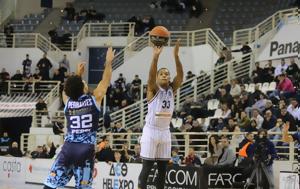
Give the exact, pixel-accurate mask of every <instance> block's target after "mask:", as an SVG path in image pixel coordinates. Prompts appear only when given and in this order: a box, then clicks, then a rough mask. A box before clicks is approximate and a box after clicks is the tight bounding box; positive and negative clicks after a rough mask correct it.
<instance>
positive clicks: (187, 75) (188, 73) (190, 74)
mask: <svg viewBox="0 0 300 189" xmlns="http://www.w3.org/2000/svg"><path fill="white" fill-rule="evenodd" d="M193 77H195V74H193V72H192V71H188V72H187V74H186V76H185V80H189V79H191V78H193Z"/></svg>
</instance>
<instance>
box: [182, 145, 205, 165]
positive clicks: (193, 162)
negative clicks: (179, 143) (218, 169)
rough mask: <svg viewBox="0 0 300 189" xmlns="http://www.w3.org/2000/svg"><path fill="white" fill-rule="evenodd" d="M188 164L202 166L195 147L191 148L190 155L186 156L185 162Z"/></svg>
mask: <svg viewBox="0 0 300 189" xmlns="http://www.w3.org/2000/svg"><path fill="white" fill-rule="evenodd" d="M183 163H184V164H185V165H186V166H193V167H200V166H201V160H200V158H199V157H198V156H196V154H195V150H194V149H193V148H189V153H188V156H187V157H186V158H185V160H184V162H183Z"/></svg>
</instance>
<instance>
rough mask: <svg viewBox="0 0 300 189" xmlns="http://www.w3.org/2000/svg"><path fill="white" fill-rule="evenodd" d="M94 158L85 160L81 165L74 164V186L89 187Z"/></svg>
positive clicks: (90, 185) (82, 188)
mask: <svg viewBox="0 0 300 189" xmlns="http://www.w3.org/2000/svg"><path fill="white" fill-rule="evenodd" d="M93 172H94V160H86V161H85V163H84V165H83V166H75V167H74V169H73V173H74V177H75V187H76V188H80V189H91V188H92V184H93Z"/></svg>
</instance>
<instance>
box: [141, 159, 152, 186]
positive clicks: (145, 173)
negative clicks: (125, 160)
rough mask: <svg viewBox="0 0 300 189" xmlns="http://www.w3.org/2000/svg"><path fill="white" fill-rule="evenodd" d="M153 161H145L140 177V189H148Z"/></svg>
mask: <svg viewBox="0 0 300 189" xmlns="http://www.w3.org/2000/svg"><path fill="white" fill-rule="evenodd" d="M153 164H154V161H153V160H145V159H144V160H143V168H142V171H141V173H140V176H139V186H138V187H139V188H140V189H146V188H147V180H148V177H149V174H150V171H151V169H152V167H153Z"/></svg>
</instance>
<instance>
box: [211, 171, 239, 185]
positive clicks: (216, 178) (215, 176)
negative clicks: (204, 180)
mask: <svg viewBox="0 0 300 189" xmlns="http://www.w3.org/2000/svg"><path fill="white" fill-rule="evenodd" d="M240 176H242V174H241V173H236V174H234V175H231V174H230V173H210V174H209V175H208V185H209V186H226V185H231V186H232V184H233V183H235V182H236V181H237V178H238V177H240Z"/></svg>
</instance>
